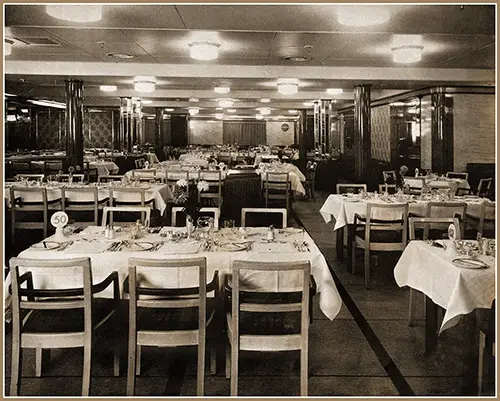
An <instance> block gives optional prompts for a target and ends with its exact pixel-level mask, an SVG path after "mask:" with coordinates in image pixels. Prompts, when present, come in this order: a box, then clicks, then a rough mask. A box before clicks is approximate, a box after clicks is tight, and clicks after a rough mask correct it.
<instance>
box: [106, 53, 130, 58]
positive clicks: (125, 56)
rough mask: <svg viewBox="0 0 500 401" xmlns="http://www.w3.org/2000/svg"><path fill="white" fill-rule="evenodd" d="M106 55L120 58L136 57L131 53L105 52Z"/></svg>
mask: <svg viewBox="0 0 500 401" xmlns="http://www.w3.org/2000/svg"><path fill="white" fill-rule="evenodd" d="M106 56H108V57H114V58H120V59H131V58H135V57H136V56H134V55H133V54H129V53H106Z"/></svg>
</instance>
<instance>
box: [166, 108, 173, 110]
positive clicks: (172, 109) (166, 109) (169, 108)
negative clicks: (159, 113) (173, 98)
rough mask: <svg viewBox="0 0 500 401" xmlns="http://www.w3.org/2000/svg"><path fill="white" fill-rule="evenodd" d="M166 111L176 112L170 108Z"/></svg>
mask: <svg viewBox="0 0 500 401" xmlns="http://www.w3.org/2000/svg"><path fill="white" fill-rule="evenodd" d="M165 111H174V109H171V108H168V109H165Z"/></svg>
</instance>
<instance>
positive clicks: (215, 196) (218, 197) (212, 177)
mask: <svg viewBox="0 0 500 401" xmlns="http://www.w3.org/2000/svg"><path fill="white" fill-rule="evenodd" d="M221 174H222V172H221V171H220V170H218V171H199V172H198V182H200V181H201V180H203V181H205V182H207V184H208V190H206V191H198V201H199V202H200V204H201V205H203V204H205V205H207V206H213V205H214V203H215V206H217V207H219V208H221V207H222V175H221Z"/></svg>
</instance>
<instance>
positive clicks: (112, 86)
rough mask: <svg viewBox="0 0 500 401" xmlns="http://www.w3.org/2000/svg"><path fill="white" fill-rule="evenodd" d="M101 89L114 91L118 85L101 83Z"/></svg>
mask: <svg viewBox="0 0 500 401" xmlns="http://www.w3.org/2000/svg"><path fill="white" fill-rule="evenodd" d="M99 89H100V90H102V91H103V92H114V91H116V85H101V86H100V87H99Z"/></svg>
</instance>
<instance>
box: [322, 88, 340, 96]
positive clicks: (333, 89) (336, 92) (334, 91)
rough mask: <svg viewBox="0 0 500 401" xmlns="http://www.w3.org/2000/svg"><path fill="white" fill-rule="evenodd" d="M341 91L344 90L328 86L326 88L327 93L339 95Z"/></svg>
mask: <svg viewBox="0 0 500 401" xmlns="http://www.w3.org/2000/svg"><path fill="white" fill-rule="evenodd" d="M343 92H344V90H343V89H340V88H328V89H327V90H326V93H328V94H329V95H340V94H341V93H343Z"/></svg>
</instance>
